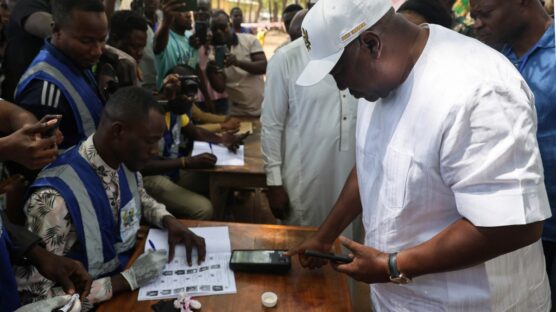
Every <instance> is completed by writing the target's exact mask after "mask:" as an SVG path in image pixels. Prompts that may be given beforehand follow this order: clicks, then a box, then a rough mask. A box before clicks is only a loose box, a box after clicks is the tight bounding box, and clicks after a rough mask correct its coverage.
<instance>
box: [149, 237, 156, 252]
mask: <svg viewBox="0 0 556 312" xmlns="http://www.w3.org/2000/svg"><path fill="white" fill-rule="evenodd" d="M149 245H150V246H151V248H152V249H153V250H154V251H156V248H155V247H154V244H153V241H152V240H150V239H149Z"/></svg>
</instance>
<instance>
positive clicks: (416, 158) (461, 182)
mask: <svg viewBox="0 0 556 312" xmlns="http://www.w3.org/2000/svg"><path fill="white" fill-rule="evenodd" d="M302 28H303V31H302V33H303V38H304V43H305V47H306V48H307V50H308V51H309V55H310V58H311V60H310V62H309V64H308V65H307V66H306V68H305V70H304V71H303V73H302V74H301V76H300V78H299V79H298V80H297V83H298V84H300V85H303V86H310V85H313V84H315V83H317V82H318V81H320V80H322V79H323V78H324V77H325V76H326V75H328V74H329V73H330V74H331V75H332V76H333V78H334V80H335V81H336V84H337V85H338V88H339V89H349V91H350V93H351V94H353V95H354V96H355V97H357V98H359V99H360V100H359V104H358V112H357V126H356V132H355V133H356V166H355V168H354V169H353V170H352V172H351V174H350V175H349V177H348V179H347V181H346V183H345V186H344V189H343V191H342V193H341V194H340V197H339V198H338V200H337V202H336V204H335V206H334V208H333V209H332V211H331V212H330V214H329V215H328V217H327V219H326V220H325V221H324V223H323V224H322V225H321V226H320V228H319V230H318V232H317V233H316V234H315V235H314V236H313V237H312V238H311V239H309V240H307V241H306V242H304V243H302V244H301V245H300V246H298V247H296V248H293V249H292V250H291V251H290V252H289V254H290V255H293V254H301V256H300V261H301V263H302V264H303V265H305V266H309V267H318V266H320V265H322V264H323V263H322V261H321V259H318V258H311V257H308V256H306V255H304V252H305V251H306V250H308V249H316V250H317V251H321V252H323V251H324V252H327V251H329V250H330V247H331V246H332V244H333V242H334V240H335V239H336V238H337V237H338V235H339V233H340V232H341V230H342V229H343V228H345V227H346V226H347V225H348V224H349V223H350V222H351V221H352V220H353V219H354V218H355V217H356V216H357V215H359V214H362V217H363V224H364V225H365V244H358V243H356V242H353V241H351V240H348V239H345V238H341V239H340V241H341V242H342V243H343V244H344V246H345V247H347V248H348V249H350V250H351V254H352V258H353V261H352V262H351V263H349V264H334V268H335V269H336V270H337V271H339V272H342V273H345V274H348V275H349V276H351V277H353V278H355V279H356V280H359V281H362V282H365V283H369V284H372V286H371V296H372V298H371V302H372V304H373V306H374V308H375V310H376V311H427V312H428V311H462V312H463V311H548V310H549V309H550V305H551V303H550V288H549V285H548V278H547V275H546V271H545V260H544V255H543V250H542V244H541V242H540V237H541V233H542V228H543V220H545V219H547V218H548V217H550V215H551V212H550V206H549V204H548V199H547V193H546V189H545V185H544V177H543V169H542V168H543V166H542V162H541V157H540V152H539V147H538V143H537V139H536V131H537V120H536V114H535V107H534V96H533V93H532V92H531V90H530V89H529V87H528V86H527V84H526V83H525V81H524V80H523V78H522V77H521V76H520V74H519V72H518V71H517V70H516V69H515V68H514V67H513V65H512V64H511V63H510V62H508V61H507V60H506V59H505V58H504V56H503V55H501V54H500V53H498V52H497V51H495V50H494V49H491V48H489V47H488V46H486V45H484V44H482V43H480V42H478V41H476V40H473V39H470V38H468V37H465V36H463V35H460V34H458V33H456V32H454V31H451V30H449V29H446V28H444V27H441V26H438V25H434V24H428V25H427V24H422V25H419V26H416V25H414V24H412V23H410V22H409V21H407V20H406V19H404V18H403V17H402V16H400V15H398V14H396V13H395V11H394V9H393V8H392V6H391V3H390V1H388V0H372V1H369V0H344V1H335V0H319V2H317V4H315V6H314V7H313V8H312V9H311V10H310V11H309V13H308V14H307V16H306V17H305V20H304V21H303V24H302ZM461 64H465V70H463V71H462V70H461V68H460V66H461ZM454 72H457V73H458V74H457V75H454ZM431 86H433V87H434V90H432V89H431Z"/></svg>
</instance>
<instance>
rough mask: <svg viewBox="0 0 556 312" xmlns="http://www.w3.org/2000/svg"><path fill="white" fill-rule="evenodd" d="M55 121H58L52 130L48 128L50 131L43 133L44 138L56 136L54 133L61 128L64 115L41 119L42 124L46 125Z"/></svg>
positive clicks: (46, 116) (47, 116)
mask: <svg viewBox="0 0 556 312" xmlns="http://www.w3.org/2000/svg"><path fill="white" fill-rule="evenodd" d="M54 119H55V120H56V122H55V124H54V125H52V126H50V128H48V130H46V131H45V132H43V134H42V137H43V138H49V137H51V136H53V135H54V133H55V132H56V130H57V129H58V127H59V126H60V120H62V115H44V117H43V118H42V119H41V121H40V122H45V123H48V122H51V120H54Z"/></svg>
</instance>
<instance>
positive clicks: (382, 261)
mask: <svg viewBox="0 0 556 312" xmlns="http://www.w3.org/2000/svg"><path fill="white" fill-rule="evenodd" d="M340 242H341V243H342V245H344V246H345V247H346V248H347V249H349V250H350V251H351V252H350V257H351V258H353V261H352V262H351V263H348V264H338V263H335V262H330V263H331V264H332V267H333V268H334V269H335V270H336V271H338V272H341V273H345V274H347V275H349V276H351V277H352V278H353V279H355V280H357V281H360V282H365V283H367V284H374V283H386V282H389V281H390V278H389V274H388V254H387V253H384V252H380V251H378V250H376V249H374V248H372V247H368V246H365V245H361V244H359V243H356V242H354V241H352V240H349V239H347V238H345V237H340Z"/></svg>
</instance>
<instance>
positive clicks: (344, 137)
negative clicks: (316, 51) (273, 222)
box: [261, 17, 357, 236]
mask: <svg viewBox="0 0 556 312" xmlns="http://www.w3.org/2000/svg"><path fill="white" fill-rule="evenodd" d="M296 18H297V17H296ZM302 20H303V18H300V19H299V20H298V21H299V25H301V21H302ZM292 26H295V25H293V24H292ZM292 39H293V40H294V41H293V42H291V43H290V44H288V45H286V46H284V47H282V48H281V49H280V50H278V51H277V52H276V54H274V56H273V57H272V59H271V60H270V63H269V65H268V69H267V76H266V84H267V86H268V87H267V88H265V95H264V101H263V106H262V115H261V124H262V128H261V146H262V152H263V159H264V164H265V171H266V183H267V185H268V186H269V192H268V198H269V203H270V208H271V210H272V213H273V214H274V216H275V217H276V218H278V219H281V220H283V221H284V223H287V224H291V225H303V226H319V225H320V224H321V223H322V222H323V221H324V218H325V217H326V216H327V215H328V212H329V211H330V209H331V208H332V206H333V205H334V202H335V201H336V199H337V198H338V195H339V194H340V191H341V190H342V187H343V185H344V182H345V181H346V178H347V176H348V174H349V172H350V170H351V168H353V165H354V164H355V122H356V115H355V113H356V103H357V101H356V100H355V98H354V97H353V96H351V95H350V94H349V92H348V91H347V90H345V91H339V90H338V88H337V87H336V84H335V82H334V79H332V77H331V76H327V77H326V78H325V79H323V80H322V81H321V82H319V83H318V84H316V85H314V86H312V87H301V86H298V85H296V84H295V80H296V79H297V77H299V75H300V74H301V72H302V71H303V69H304V68H305V66H306V65H307V63H309V53H308V52H307V49H306V48H305V44H304V42H303V39H302V38H298V39H296V38H292ZM350 236H351V235H350Z"/></svg>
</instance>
